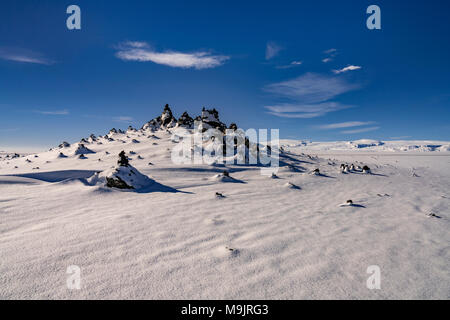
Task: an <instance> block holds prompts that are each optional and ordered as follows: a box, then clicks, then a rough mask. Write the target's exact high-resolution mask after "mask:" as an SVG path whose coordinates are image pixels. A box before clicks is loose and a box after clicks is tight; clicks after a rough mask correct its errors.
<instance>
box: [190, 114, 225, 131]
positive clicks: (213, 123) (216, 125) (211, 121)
mask: <svg viewBox="0 0 450 320" xmlns="http://www.w3.org/2000/svg"><path fill="white" fill-rule="evenodd" d="M196 120H197V123H196V124H195V125H196V126H197V128H198V130H199V131H202V132H204V131H206V130H208V129H217V130H219V131H222V132H225V130H226V128H227V126H226V124H225V123H223V122H221V121H220V119H219V112H218V111H217V110H216V109H211V110H207V109H205V108H203V109H202V115H201V117H200V121H198V118H196Z"/></svg>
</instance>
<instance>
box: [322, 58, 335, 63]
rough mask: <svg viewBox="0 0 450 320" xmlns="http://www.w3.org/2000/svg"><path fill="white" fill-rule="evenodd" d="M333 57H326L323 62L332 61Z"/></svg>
mask: <svg viewBox="0 0 450 320" xmlns="http://www.w3.org/2000/svg"><path fill="white" fill-rule="evenodd" d="M332 60H333V59H331V58H325V59H322V62H323V63H327V62H330V61H332Z"/></svg>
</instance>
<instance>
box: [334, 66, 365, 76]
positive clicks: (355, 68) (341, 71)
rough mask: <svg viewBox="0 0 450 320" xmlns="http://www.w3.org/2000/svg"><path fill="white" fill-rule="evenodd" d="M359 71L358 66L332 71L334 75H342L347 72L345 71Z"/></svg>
mask: <svg viewBox="0 0 450 320" xmlns="http://www.w3.org/2000/svg"><path fill="white" fill-rule="evenodd" d="M359 69H361V67H360V66H354V65H349V66H347V67H345V68H342V69H339V70H333V72H334V73H335V74H339V73H343V72H347V71H354V70H359Z"/></svg>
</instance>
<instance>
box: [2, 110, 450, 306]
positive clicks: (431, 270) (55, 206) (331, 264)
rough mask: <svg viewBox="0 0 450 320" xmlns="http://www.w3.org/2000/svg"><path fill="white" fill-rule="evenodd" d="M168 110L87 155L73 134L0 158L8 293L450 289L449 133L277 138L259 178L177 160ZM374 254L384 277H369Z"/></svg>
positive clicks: (170, 295) (290, 293)
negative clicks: (119, 184)
mask: <svg viewBox="0 0 450 320" xmlns="http://www.w3.org/2000/svg"><path fill="white" fill-rule="evenodd" d="M164 114H165V115H166V116H165V117H163V116H161V117H160V118H159V119H158V118H157V119H156V120H155V121H154V122H152V123H151V124H150V122H149V124H148V125H144V127H143V128H142V129H139V130H132V128H131V129H129V130H127V131H126V132H124V131H122V130H120V129H115V130H112V131H111V132H109V133H108V134H107V135H103V136H96V137H95V139H94V137H90V138H91V139H85V140H86V142H83V143H82V144H83V145H84V148H85V149H83V154H84V156H85V158H86V159H79V157H78V155H77V153H78V152H77V151H78V150H79V149H80V148H81V146H80V145H79V144H78V143H77V142H75V143H72V142H71V144H69V143H64V144H62V145H61V146H60V147H56V148H54V149H52V150H50V151H47V152H43V153H39V154H36V157H35V155H34V154H32V155H23V154H20V155H18V156H14V152H13V151H14V150H8V152H4V153H2V154H1V155H0V156H2V158H0V219H1V220H0V252H1V259H0V298H2V299H15V298H18V299H97V298H100V299H116V298H117V299H133V298H137V299H347V298H348V299H385V298H389V299H411V298H412V299H448V298H449V297H450V271H449V263H448V262H449V261H450V250H449V243H450V236H449V230H450V222H449V221H450V220H449V219H450V192H449V190H450V170H449V169H450V153H449V152H448V149H446V148H448V145H449V142H429V141H426V142H423V141H414V142H399V141H397V142H387V141H383V142H379V141H378V142H376V141H375V142H374V141H354V142H335V143H314V142H302V141H282V142H281V145H282V146H283V150H284V151H283V152H281V153H280V169H279V170H278V172H277V173H276V175H273V176H264V175H261V172H260V170H259V168H258V166H253V165H246V164H241V165H238V164H221V163H212V164H211V165H209V164H205V163H201V164H174V163H173V162H172V161H171V150H172V148H173V147H174V146H175V145H177V144H178V142H177V139H174V137H173V135H172V133H170V132H168V131H167V130H169V131H171V130H173V128H175V127H177V126H179V124H180V123H182V124H184V123H186V126H187V127H188V128H191V127H190V125H191V121H190V120H189V119H188V118H187V117H184V119H183V121H181V122H180V121H178V120H176V119H175V118H174V117H173V115H172V113H171V112H170V113H169V112H168V111H167V110H165V113H164ZM185 120H186V121H185ZM203 120H204V121H205V124H208V123H209V125H210V124H211V123H212V122H214V121H212V119H211V118H209V116H208V118H204V119H203ZM216 120H217V119H216ZM206 121H208V123H207V122H206ZM221 126H222V125H221V124H219V127H221ZM62 138H64V137H62ZM133 140H135V141H138V142H139V143H136V142H133ZM415 146H417V147H415ZM431 146H434V147H431ZM438 146H439V147H438ZM86 149H88V150H90V151H91V152H90V153H89V152H86ZM9 151H11V152H9ZM121 151H124V152H125V154H126V157H127V158H126V159H127V160H128V162H129V166H128V167H127V166H124V165H120V164H119V163H118V160H119V157H118V155H119V153H120V152H121ZM60 153H63V154H64V155H65V157H60V156H59V155H60ZM6 154H8V155H10V156H8V157H6ZM27 160H28V161H27ZM342 164H346V165H347V172H345V173H341V171H342V170H341V165H342ZM352 164H353V166H352ZM364 166H368V167H369V168H370V173H364V172H363V168H364ZM37 167H38V168H39V169H36V168H37ZM315 169H318V170H319V171H315ZM131 171H133V173H134V174H135V177H134V178H133V177H132V176H133V174H132V173H131ZM312 172H316V173H317V174H311V173H312ZM130 174H131V176H130ZM107 177H109V178H112V177H121V179H122V180H123V181H124V182H125V183H127V185H129V186H131V187H133V188H134V189H120V188H115V187H112V188H110V187H108V186H106V185H105V184H107V179H106V178H107ZM131 179H132V180H133V181H131ZM350 199H351V201H352V202H351V203H350V202H348V201H349V200H350ZM71 265H76V266H79V267H80V268H81V289H80V290H69V289H68V288H67V285H66V281H67V278H68V276H69V275H68V274H67V273H66V270H67V267H69V266H71ZM372 265H376V266H379V267H380V271H381V289H380V290H370V289H368V288H367V286H366V281H367V279H368V278H369V277H370V276H371V275H370V274H368V273H367V268H368V267H369V266H372Z"/></svg>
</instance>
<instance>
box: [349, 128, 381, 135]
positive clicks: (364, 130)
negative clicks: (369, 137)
mask: <svg viewBox="0 0 450 320" xmlns="http://www.w3.org/2000/svg"><path fill="white" fill-rule="evenodd" d="M378 129H380V127H369V128H362V129H355V130H345V131H341V133H343V134H354V133H362V132H369V131H375V130H378Z"/></svg>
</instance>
